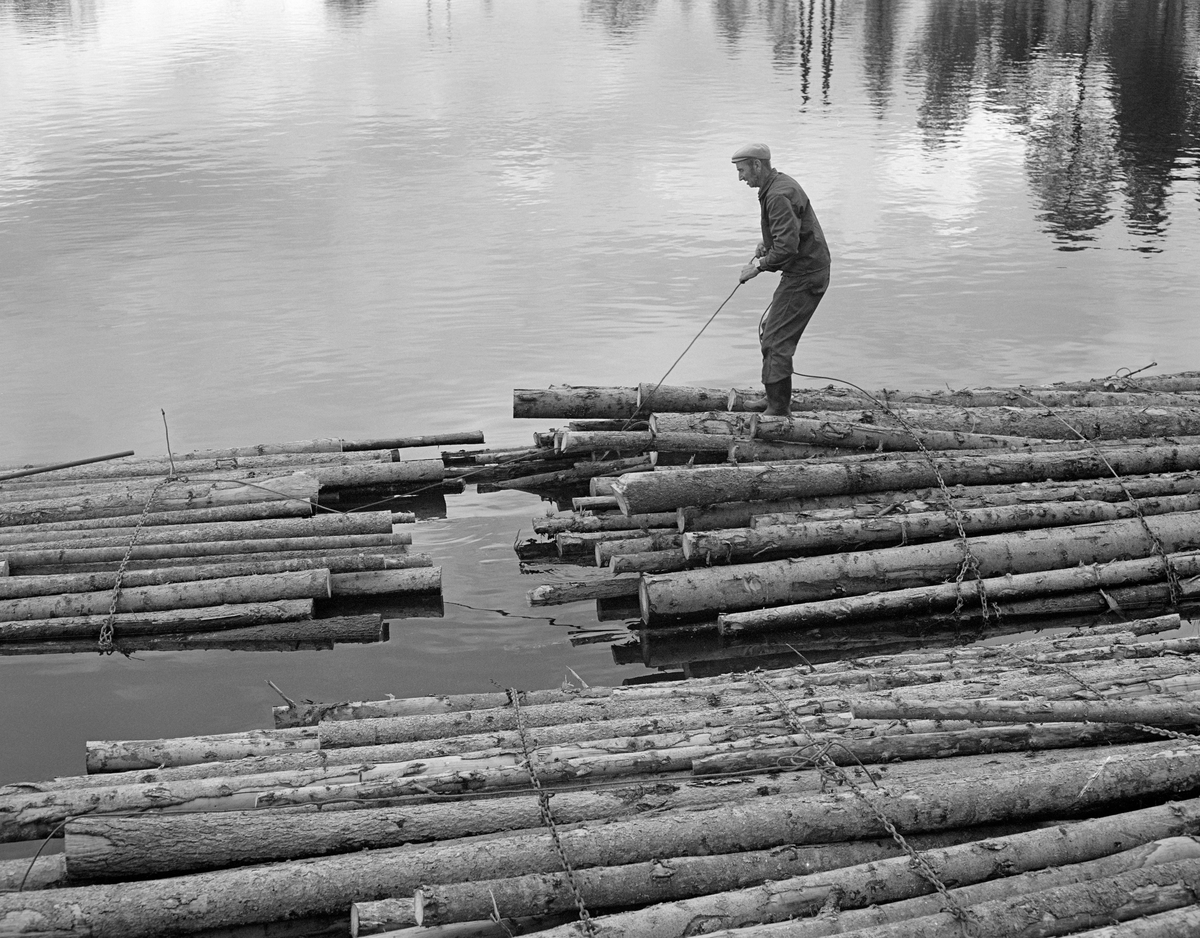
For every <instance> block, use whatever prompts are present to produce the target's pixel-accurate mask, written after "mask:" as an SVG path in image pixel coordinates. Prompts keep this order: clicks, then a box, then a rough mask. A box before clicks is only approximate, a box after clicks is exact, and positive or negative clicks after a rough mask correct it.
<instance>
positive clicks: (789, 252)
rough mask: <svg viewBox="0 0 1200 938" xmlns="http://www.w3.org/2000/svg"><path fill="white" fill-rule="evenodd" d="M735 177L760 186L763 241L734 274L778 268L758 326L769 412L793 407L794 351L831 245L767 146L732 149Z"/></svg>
mask: <svg viewBox="0 0 1200 938" xmlns="http://www.w3.org/2000/svg"><path fill="white" fill-rule="evenodd" d="M733 163H734V165H735V166H736V167H737V172H738V179H740V180H741V181H742V182H744V183H746V185H748V186H749V187H750V188H751V189H757V190H758V201H759V206H760V209H761V214H762V241H761V242H760V243H759V245H758V248H757V249H756V250H755V252H754V257H753V259H752V260H751V261H750V263H749V264H747V265H746V266H745V267H743V268H742V273H741V275H740V277H739V279H738V282H739V283H745V282H746V281H747V280H750V279H751V278H753V277H757V276H758V275H759V274H760V273H762V272H763V271H776V270H777V271H779V273H780V278H779V286H778V287H776V288H775V295H774V296H773V297H772V298H771V306H770V309H769V310H768V311H767V314H766V316H765V317H764V319H763V322H762V323H761V324H760V325H759V329H758V332H759V344H760V345H761V346H762V356H763V365H762V381H763V385H764V387H765V388H766V392H767V400H766V410H765V411H764V413H765V414H766V415H767V416H772V417H786V416H790V415H791V412H792V356H793V355H795V353H796V345H797V343H798V342H799V341H800V336H801V335H802V334H803V333H804V328H805V326H807V325H808V321H809V320H810V319H812V315H813V313H815V312H816V310H817V304H818V303H820V302H821V297H822V296H824V294H825V290H826V288H827V287H828V286H829V246H828V245H827V244H826V243H825V234H824V232H822V231H821V223H820V222H818V221H817V215H816V213H815V212H814V211H813V207H812V203H811V202H810V201H809V199H808V196H807V195H806V194H805V192H804V190H803V189H801V188H800V184H799V183H798V182H796V180H795V179H793V178H792V177H791V176H788V175H786V174H784V173H781V172H780V171H779V170H777V169H773V168H772V167H771V150H770V148H769V147H768V146H767V145H766V144H763V143H751V144H748V145H747V146H744V147H742V148H741V149H740V150H738V151H737V152H736V153H734V154H733Z"/></svg>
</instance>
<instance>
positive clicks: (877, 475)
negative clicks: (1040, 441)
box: [613, 445, 1200, 515]
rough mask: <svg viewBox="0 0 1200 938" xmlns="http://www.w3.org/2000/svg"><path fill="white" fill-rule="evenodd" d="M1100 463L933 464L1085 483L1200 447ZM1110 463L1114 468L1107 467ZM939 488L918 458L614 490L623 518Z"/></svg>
mask: <svg viewBox="0 0 1200 938" xmlns="http://www.w3.org/2000/svg"><path fill="white" fill-rule="evenodd" d="M1103 452H1104V459H1101V458H1100V457H1099V456H1096V455H1094V454H1090V453H1086V452H1066V453H1016V454H1014V453H997V454H995V455H992V456H988V457H977V456H948V457H945V458H942V459H939V460H938V470H939V472H940V473H941V476H942V479H943V481H945V483H946V484H947V485H959V484H963V485H971V484H983V483H993V484H994V483H999V482H1007V483H1015V482H1028V481H1038V480H1041V479H1045V478H1047V477H1051V478H1057V479H1083V478H1105V477H1111V475H1112V473H1113V472H1116V473H1117V474H1119V475H1128V474H1143V473H1151V472H1177V471H1183V470H1195V469H1198V468H1200V446H1166V445H1164V446H1157V447H1152V448H1151V447H1119V446H1114V447H1111V448H1105V449H1104V451H1103ZM1110 466H1111V468H1110ZM937 484H938V481H937V478H936V477H935V476H934V474H933V470H932V469H931V468H930V466H929V464H928V463H926V462H925V461H924V460H923V459H919V458H913V459H906V460H895V461H886V460H881V461H878V462H871V461H869V460H864V461H860V462H857V463H852V464H851V463H831V464H821V463H812V462H809V463H807V464H795V465H790V464H779V465H775V466H772V465H766V466H734V467H725V466H705V467H703V468H700V469H672V470H670V471H663V472H650V473H642V474H637V475H630V476H625V477H623V478H621V479H619V480H617V481H616V482H615V483H614V484H613V492H614V494H615V495H616V496H617V499H618V500H619V501H620V504H621V511H622V512H623V513H624V514H627V515H634V514H645V513H646V512H652V511H668V510H670V509H674V508H681V507H685V506H696V505H714V504H718V503H720V502H727V501H749V500H777V499H783V498H800V497H811V496H814V495H844V494H850V493H858V492H879V491H887V490H889V489H909V488H917V487H930V486H935V485H937Z"/></svg>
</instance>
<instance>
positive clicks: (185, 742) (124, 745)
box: [86, 726, 319, 773]
mask: <svg viewBox="0 0 1200 938" xmlns="http://www.w3.org/2000/svg"><path fill="white" fill-rule="evenodd" d="M318 748H319V742H318V737H317V729H316V727H309V726H304V727H294V728H287V729H275V730H249V731H246V732H242V733H223V734H220V735H216V736H188V737H182V738H179V739H133V740H129V739H125V740H88V742H87V758H86V766H87V771H88V772H89V773H98V772H124V771H129V770H132V769H153V768H158V767H159V766H170V765H193V764H195V763H199V762H219V761H224V760H226V759H245V758H249V757H251V756H261V755H264V754H266V753H277V752H297V751H300V750H310V749H318Z"/></svg>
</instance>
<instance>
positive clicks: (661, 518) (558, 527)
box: [533, 511, 676, 535]
mask: <svg viewBox="0 0 1200 938" xmlns="http://www.w3.org/2000/svg"><path fill="white" fill-rule="evenodd" d="M675 526H676V520H675V512H673V511H662V512H658V513H657V514H652V515H634V516H633V517H626V516H625V515H622V514H618V513H617V512H607V513H605V514H602V515H587V516H585V517H578V516H575V515H571V516H569V517H552V518H534V519H533V530H534V532H535V533H537V534H544V535H554V534H568V533H572V534H583V533H586V532H594V531H636V530H646V529H647V528H672V529H673V528H675Z"/></svg>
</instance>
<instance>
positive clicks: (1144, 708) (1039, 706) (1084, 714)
mask: <svg viewBox="0 0 1200 938" xmlns="http://www.w3.org/2000/svg"><path fill="white" fill-rule="evenodd" d="M853 709H854V714H855V716H856V717H858V718H860V719H875V720H974V721H979V722H988V723H1064V722H1072V721H1074V722H1079V723H1089V722H1090V723H1143V724H1146V725H1148V726H1175V727H1178V726H1200V706H1198V705H1196V704H1194V703H1188V702H1185V701H1180V700H1171V701H1170V702H1166V703H1164V702H1163V701H1159V700H1154V699H1149V700H993V701H981V700H972V701H953V700H939V701H938V702H937V703H935V704H929V703H926V702H924V701H921V700H920V699H919V698H908V699H901V698H896V697H892V698H890V699H887V700H868V701H861V702H856V703H854V704H853Z"/></svg>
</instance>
